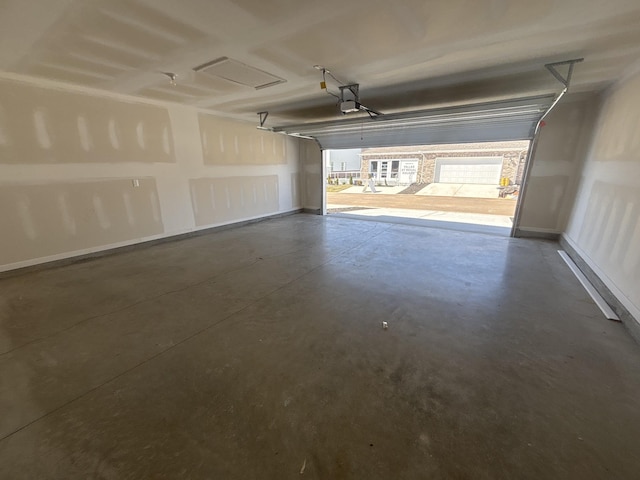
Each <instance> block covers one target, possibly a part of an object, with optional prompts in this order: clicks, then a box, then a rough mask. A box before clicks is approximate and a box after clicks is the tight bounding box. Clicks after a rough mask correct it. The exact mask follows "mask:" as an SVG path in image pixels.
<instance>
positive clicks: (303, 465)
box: [300, 458, 307, 475]
mask: <svg viewBox="0 0 640 480" xmlns="http://www.w3.org/2000/svg"><path fill="white" fill-rule="evenodd" d="M305 468H307V459H306V458H305V459H304V462H302V468H301V469H300V475H302V474H304V469H305Z"/></svg>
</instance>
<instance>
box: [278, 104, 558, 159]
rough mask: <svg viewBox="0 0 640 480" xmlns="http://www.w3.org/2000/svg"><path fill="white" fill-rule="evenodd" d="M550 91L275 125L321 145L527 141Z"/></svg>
mask: <svg viewBox="0 0 640 480" xmlns="http://www.w3.org/2000/svg"><path fill="white" fill-rule="evenodd" d="M553 99H554V97H553V95H545V96H538V97H529V98H521V99H515V100H503V101H499V102H490V103H482V104H473V105H463V106H456V107H447V108H438V109H433V110H423V111H420V112H407V113H399V114H387V115H381V116H378V117H374V118H368V117H362V116H358V115H356V116H347V117H346V118H343V119H341V120H336V121H331V122H319V123H307V124H301V125H288V126H284V127H276V128H274V129H273V130H274V131H276V132H283V133H287V134H289V135H295V136H302V137H311V138H314V139H316V140H317V141H318V143H319V144H320V146H321V147H322V148H323V149H340V148H369V147H393V146H404V145H429V144H445V143H472V142H497V141H509V140H530V139H531V138H533V134H534V132H535V127H536V124H537V123H538V120H539V119H540V118H541V117H542V115H543V114H544V113H545V112H546V111H547V109H548V108H549V107H550V106H551V104H552V103H553Z"/></svg>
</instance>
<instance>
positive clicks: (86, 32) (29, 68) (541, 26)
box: [0, 0, 640, 125]
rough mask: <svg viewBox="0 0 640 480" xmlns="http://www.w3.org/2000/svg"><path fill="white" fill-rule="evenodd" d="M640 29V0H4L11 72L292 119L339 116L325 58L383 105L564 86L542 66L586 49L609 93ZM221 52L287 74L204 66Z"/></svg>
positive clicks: (639, 48)
mask: <svg viewBox="0 0 640 480" xmlns="http://www.w3.org/2000/svg"><path fill="white" fill-rule="evenodd" d="M639 26H640V2H639V1H638V0H607V1H606V2H605V1H603V0H537V1H535V2H533V1H530V0H518V1H516V0H440V1H426V0H396V1H389V0H340V1H338V0H323V1H311V0H235V1H232V0H179V1H178V0H0V71H5V72H12V73H18V74H22V75H28V76H34V77H43V78H47V79H51V80H56V81H62V82H67V83H71V84H74V85H82V86H88V87H93V88H98V89H103V90H108V91H112V92H119V93H125V94H130V95H136V96H144V97H150V98H154V99H160V100H168V101H172V102H178V103H182V104H189V105H195V106H198V107H201V108H206V109H209V110H211V111H213V112H216V113H219V114H222V115H225V116H231V117H236V118H243V119H247V120H251V121H257V116H256V112H258V111H261V110H268V111H269V112H270V117H269V120H268V122H267V124H268V125H269V124H270V125H282V124H284V123H300V122H306V121H314V120H324V119H328V118H336V117H338V109H337V108H336V107H335V99H334V98H333V97H331V96H329V95H327V94H326V93H325V92H323V91H322V90H320V88H319V81H320V79H321V74H320V72H319V71H318V70H315V69H314V68H313V65H315V64H320V65H323V66H325V67H327V68H328V69H330V70H331V71H332V72H333V73H334V74H335V75H336V76H337V77H338V78H339V79H341V80H343V81H344V82H357V83H360V88H361V100H362V103H364V104H365V105H367V106H368V107H371V108H374V109H377V110H382V111H383V112H391V111H402V110H413V109H424V108H428V107H435V106H442V105H446V104H455V103H462V102H476V101H486V100H490V99H497V98H505V97H513V96H524V95H537V94H542V93H550V92H553V91H558V90H559V89H560V84H559V83H558V82H556V81H555V80H554V79H553V77H552V76H551V75H550V74H549V73H548V72H546V70H545V69H544V67H543V65H544V64H545V63H548V62H551V61H558V60H565V59H568V58H574V57H585V61H584V62H583V63H581V64H578V65H577V66H576V70H575V73H574V77H573V85H572V90H573V91H593V90H599V89H602V88H603V87H605V86H607V85H608V84H610V83H611V82H613V81H615V80H616V79H618V78H619V77H620V76H621V75H623V74H624V72H625V71H628V70H629V69H631V68H635V67H636V66H637V62H638V60H639V59H640V28H639ZM219 57H229V58H231V59H233V60H236V61H239V62H242V63H245V64H247V65H250V66H252V67H256V68H258V69H261V70H264V71H266V72H269V73H271V74H273V75H275V76H276V77H281V78H283V79H285V80H286V82H285V83H282V84H279V85H276V86H273V87H268V88H264V89H261V90H255V89H253V88H251V87H247V86H242V85H238V84H234V83H232V82H229V81H227V80H223V79H219V78H215V77H211V76H208V75H205V74H199V73H198V74H197V73H195V72H194V71H193V68H194V67H196V66H198V65H202V64H205V63H207V62H209V61H211V60H214V59H217V58H219ZM161 71H169V72H175V73H176V74H177V75H178V77H177V85H176V86H171V85H169V82H168V78H167V77H165V76H163V75H162V74H161V73H158V72H161ZM329 86H330V88H331V89H332V90H333V91H336V90H337V88H336V87H337V84H336V83H335V82H329Z"/></svg>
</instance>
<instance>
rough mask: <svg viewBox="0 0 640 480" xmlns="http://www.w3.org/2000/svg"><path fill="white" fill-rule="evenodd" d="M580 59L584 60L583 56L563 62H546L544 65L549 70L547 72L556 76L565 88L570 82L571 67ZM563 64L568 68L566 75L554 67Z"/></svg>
mask: <svg viewBox="0 0 640 480" xmlns="http://www.w3.org/2000/svg"><path fill="white" fill-rule="evenodd" d="M582 61H584V58H574V59H572V60H565V61H563V62H555V63H547V64H546V65H545V67H546V68H547V70H549V72H551V75H553V76H554V77H556V80H558V81H559V82H560V83H562V84H563V85H564V87H565V88H566V89H568V88H569V85H570V84H571V76H572V75H573V67H574V65H575V64H576V63H580V62H582ZM564 65H569V70H568V71H567V76H566V77H564V76H562V74H561V73H560V72H559V71H558V70H557V69H556V67H560V66H564Z"/></svg>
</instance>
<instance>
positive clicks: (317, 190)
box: [300, 139, 324, 210]
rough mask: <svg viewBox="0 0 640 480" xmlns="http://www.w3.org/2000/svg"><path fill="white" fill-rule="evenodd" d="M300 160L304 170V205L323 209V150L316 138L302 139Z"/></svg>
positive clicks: (310, 208) (307, 207) (309, 208)
mask: <svg viewBox="0 0 640 480" xmlns="http://www.w3.org/2000/svg"><path fill="white" fill-rule="evenodd" d="M300 161H301V168H302V172H303V179H302V180H303V192H304V193H303V197H304V199H303V206H304V208H306V209H308V210H321V209H322V200H323V199H322V186H323V184H324V181H323V178H322V150H321V149H320V147H319V146H318V144H317V143H316V142H315V141H314V140H305V139H300Z"/></svg>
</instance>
